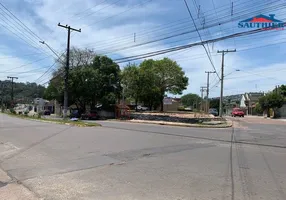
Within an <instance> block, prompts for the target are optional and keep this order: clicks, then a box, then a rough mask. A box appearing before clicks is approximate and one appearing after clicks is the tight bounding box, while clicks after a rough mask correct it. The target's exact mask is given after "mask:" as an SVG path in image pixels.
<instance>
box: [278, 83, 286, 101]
mask: <svg viewBox="0 0 286 200" xmlns="http://www.w3.org/2000/svg"><path fill="white" fill-rule="evenodd" d="M279 90H280V94H281V95H282V96H283V97H285V98H286V85H281V86H280V88H279Z"/></svg>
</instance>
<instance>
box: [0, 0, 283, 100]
mask: <svg viewBox="0 0 286 200" xmlns="http://www.w3.org/2000/svg"><path fill="white" fill-rule="evenodd" d="M187 2H188V4H189V7H190V9H191V12H192V14H193V17H194V18H195V22H196V26H197V27H198V28H199V30H200V31H199V32H200V34H201V36H202V39H203V40H208V39H213V38H217V37H221V36H224V35H229V34H233V33H236V32H241V31H246V29H239V28H238V26H237V24H238V22H239V21H241V20H244V19H247V18H250V17H253V16H256V15H259V14H264V15H269V14H275V17H276V18H277V19H279V20H282V21H285V20H286V3H285V2H284V1H283V0H275V1H274V0H270V1H265V0H255V1H247V0H233V1H232V0H213V1H212V0H204V1H202V0H187ZM231 2H233V5H234V6H233V15H231V13H232V9H231V5H232V4H231ZM2 3H3V5H5V6H6V7H7V8H8V9H9V10H10V11H12V12H13V13H14V14H15V15H16V16H17V17H18V18H19V19H21V21H22V22H23V23H24V24H25V25H27V27H29V28H30V29H31V30H32V31H33V32H34V33H36V35H38V36H39V37H40V38H41V39H42V40H44V41H45V42H46V43H48V44H49V45H50V46H51V47H53V48H54V49H55V50H57V52H59V53H62V52H63V51H65V48H66V37H67V32H66V30H64V29H63V28H60V27H58V26H57V24H58V22H61V23H62V24H69V25H71V26H72V27H74V28H82V32H81V33H72V37H71V45H72V46H75V47H81V48H86V47H88V48H92V49H94V50H95V51H96V52H97V53H104V52H112V53H110V54H108V56H110V57H112V58H118V57H126V56H132V55H138V54H141V53H146V52H150V51H156V50H161V49H165V48H169V47H174V46H177V45H184V44H190V43H193V42H198V41H200V39H199V37H198V33H197V32H196V31H193V32H192V33H188V34H184V35H182V36H179V37H174V38H171V39H168V40H162V41H159V42H154V43H151V44H148V45H142V46H140V47H136V48H128V49H126V50H121V51H114V50H115V49H120V48H123V47H128V46H131V45H136V44H140V43H144V42H148V41H151V40H156V39H161V38H163V37H167V36H171V35H175V34H179V33H182V32H185V31H191V30H194V24H193V22H192V20H191V18H190V16H189V13H188V12H187V9H186V7H185V4H184V1H183V0H156V1H155V0H96V1H95V0H13V1H11V0H4V1H2ZM198 8H199V9H200V12H199V13H198ZM218 24H221V25H218ZM16 25H17V22H15V21H13V20H12V19H11V18H10V16H9V15H8V13H5V12H4V8H3V7H1V15H0V26H1V29H0V36H1V37H0V40H1V41H0V44H1V45H0V68H1V70H0V79H1V80H4V79H6V77H7V76H14V75H15V76H18V77H19V79H18V81H21V82H26V81H29V82H33V81H35V80H37V82H38V83H40V84H42V83H45V82H47V81H48V80H49V78H50V77H51V72H52V70H53V69H55V68H56V66H54V67H53V68H52V70H50V71H49V72H48V73H46V74H45V76H43V77H41V78H40V79H38V78H39V77H40V76H41V75H42V74H43V73H44V72H45V71H46V70H47V69H48V68H49V66H51V65H52V64H53V62H54V60H55V56H54V55H53V54H52V52H51V51H50V50H49V49H48V48H47V47H46V46H45V45H42V44H40V43H39V39H38V38H37V37H35V35H33V34H31V33H30V32H29V31H28V30H27V29H26V28H24V27H21V26H19V25H17V26H16ZM203 27H204V28H203ZM8 29H9V30H8ZM134 33H136V42H134V37H133V36H134ZM283 35H285V31H284V30H283V31H277V30H272V31H267V32H263V33H259V34H254V35H251V36H244V37H240V38H235V39H229V40H225V41H221V42H216V43H213V44H209V50H210V52H211V55H212V59H213V62H214V65H215V68H216V69H217V72H218V73H220V67H221V55H220V54H217V53H216V52H217V50H223V49H237V52H236V53H229V54H227V55H226V57H225V74H229V75H228V76H226V77H225V91H224V93H225V94H226V95H231V94H237V93H244V92H250V91H252V92H254V91H269V90H271V89H273V88H274V87H275V85H280V84H283V83H286V76H285V75H284V74H285V72H286V68H285V58H286V56H285V54H286V53H285V52H286V51H285V50H286V48H285V44H286V43H285V42H286V37H285V36H283ZM19 37H20V38H22V39H20V38H19ZM163 57H170V58H172V59H174V60H176V61H177V62H178V63H179V64H180V66H181V67H182V68H183V70H184V71H185V72H186V75H187V76H188V77H189V80H190V81H189V86H188V89H187V90H186V91H184V94H186V93H189V92H192V93H199V90H200V86H205V85H206V74H205V73H204V72H205V71H210V70H213V68H212V66H211V64H210V62H209V60H208V58H207V56H206V53H205V51H204V49H203V48H202V47H201V46H196V47H193V48H190V49H186V50H183V51H179V52H172V53H169V54H165V55H161V56H156V57H154V58H155V59H160V58H163ZM35 61H37V62H35ZM139 62H140V61H139ZM121 66H122V67H124V63H123V64H121ZM236 69H239V70H240V71H236ZM210 80H211V91H210V96H218V95H219V91H220V90H219V87H216V86H219V85H218V84H216V83H218V78H217V77H216V75H215V74H212V75H211V78H210Z"/></svg>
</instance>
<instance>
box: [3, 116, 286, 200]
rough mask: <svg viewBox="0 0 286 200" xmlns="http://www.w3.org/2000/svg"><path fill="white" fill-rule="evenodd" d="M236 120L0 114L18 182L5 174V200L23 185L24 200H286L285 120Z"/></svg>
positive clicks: (8, 162) (6, 156)
mask: <svg viewBox="0 0 286 200" xmlns="http://www.w3.org/2000/svg"><path fill="white" fill-rule="evenodd" d="M232 120H234V127H233V128H227V129H209V128H199V129H198V128H184V127H170V126H157V125H147V124H134V123H123V122H108V121H105V122H104V121H102V122H100V123H101V124H102V127H91V128H80V127H69V126H65V125H58V124H50V123H41V122H36V121H29V120H22V119H18V118H11V117H9V116H7V115H3V114H0V162H1V169H2V170H3V172H2V173H4V172H6V173H8V175H9V177H8V178H10V179H11V181H10V182H5V180H1V177H3V176H5V173H4V175H2V176H1V173H0V199H5V198H6V199H9V198H8V195H13V194H7V193H6V194H7V196H6V197H2V198H1V194H3V192H2V191H1V190H3V191H5V189H7V187H10V191H13V187H20V186H21V187H22V190H25V191H24V193H25V194H26V193H27V195H26V196H21V197H19V198H18V199H21V200H22V199H32V197H31V196H33V198H35V199H36V198H37V199H48V200H50V199H55V200H59V199H75V200H78V199H86V200H94V199H96V200H97V199H107V200H115V199H116V200H118V199H122V200H126V199H127V200H128V199H132V200H133V199H136V200H143V199H144V200H145V199H146V200H150V199H152V200H157V199H158V200H166V199H170V200H190V199H197V200H209V199H213V200H221V199H222V200H228V199H231V200H233V199H236V200H240V199H241V200H246V199H253V200H258V199H259V200H261V199H265V200H277V199H279V200H280V199H281V200H283V199H284V200H285V199H286V159H285V158H286V122H283V121H274V120H268V119H261V118H248V117H245V118H233V119H232ZM0 172H1V170H0ZM6 178H7V177H6ZM12 186H13V187H12ZM15 190H17V191H19V188H18V189H17V188H16V189H15ZM11 193H12V192H11ZM14 195H15V194H14ZM11 199H12V198H11ZM14 199H17V198H16V197H14Z"/></svg>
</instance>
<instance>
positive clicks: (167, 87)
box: [142, 58, 188, 111]
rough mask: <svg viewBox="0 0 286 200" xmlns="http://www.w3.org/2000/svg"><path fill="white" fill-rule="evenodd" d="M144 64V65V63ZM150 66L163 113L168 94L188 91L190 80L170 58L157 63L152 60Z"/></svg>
mask: <svg viewBox="0 0 286 200" xmlns="http://www.w3.org/2000/svg"><path fill="white" fill-rule="evenodd" d="M146 62H148V61H146ZM142 64H144V62H143V63H142ZM148 64H150V65H151V70H150V73H151V74H152V75H153V76H154V77H152V78H153V79H154V80H152V81H154V83H153V84H154V87H155V92H156V93H157V92H159V93H158V100H159V102H160V105H161V111H163V108H164V104H163V99H164V96H165V94H166V92H168V93H171V94H182V91H183V90H185V89H187V86H188V78H187V77H186V76H185V72H184V71H183V70H182V68H181V67H180V66H179V65H178V64H177V63H176V62H175V61H173V60H171V59H169V58H164V59H162V60H156V61H153V60H152V61H151V62H150V63H148ZM152 89H153V88H152ZM152 92H153V91H152Z"/></svg>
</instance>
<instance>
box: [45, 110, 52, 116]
mask: <svg viewBox="0 0 286 200" xmlns="http://www.w3.org/2000/svg"><path fill="white" fill-rule="evenodd" d="M43 114H44V115H51V111H49V110H45V111H44V112H43Z"/></svg>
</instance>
